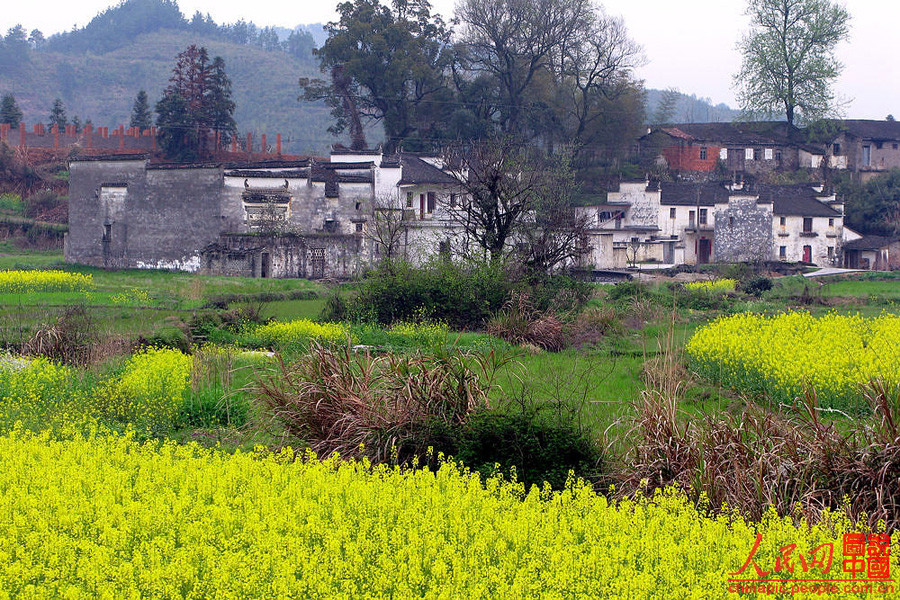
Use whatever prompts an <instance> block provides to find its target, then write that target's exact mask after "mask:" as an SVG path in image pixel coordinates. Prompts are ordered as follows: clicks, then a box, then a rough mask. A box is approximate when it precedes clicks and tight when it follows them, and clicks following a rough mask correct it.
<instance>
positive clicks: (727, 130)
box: [657, 121, 797, 146]
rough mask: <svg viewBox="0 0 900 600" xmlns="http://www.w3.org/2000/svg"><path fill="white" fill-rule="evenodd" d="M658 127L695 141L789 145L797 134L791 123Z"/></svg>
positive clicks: (675, 136)
mask: <svg viewBox="0 0 900 600" xmlns="http://www.w3.org/2000/svg"><path fill="white" fill-rule="evenodd" d="M657 131H663V132H665V133H666V134H668V135H670V136H672V137H674V138H679V139H684V140H688V141H692V142H710V143H713V142H718V143H719V144H723V145H726V146H729V145H734V146H747V145H754V146H755V145H760V146H763V145H768V146H776V145H788V144H791V143H793V141H792V140H793V139H795V138H796V137H797V131H796V129H794V130H789V129H788V127H787V123H780V122H770V121H767V122H761V123H682V124H678V125H671V126H668V127H661V128H660V129H658V130H657Z"/></svg>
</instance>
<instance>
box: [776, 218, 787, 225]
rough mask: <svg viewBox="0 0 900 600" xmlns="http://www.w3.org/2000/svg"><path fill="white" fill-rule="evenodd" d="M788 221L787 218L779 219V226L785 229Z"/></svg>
mask: <svg viewBox="0 0 900 600" xmlns="http://www.w3.org/2000/svg"><path fill="white" fill-rule="evenodd" d="M786 221H787V219H786V218H785V217H779V218H778V225H780V226H781V227H784V226H785V224H786Z"/></svg>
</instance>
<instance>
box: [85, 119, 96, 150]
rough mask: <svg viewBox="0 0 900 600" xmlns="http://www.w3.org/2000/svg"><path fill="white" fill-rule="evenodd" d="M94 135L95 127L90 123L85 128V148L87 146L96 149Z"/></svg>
mask: <svg viewBox="0 0 900 600" xmlns="http://www.w3.org/2000/svg"><path fill="white" fill-rule="evenodd" d="M93 133H94V126H93V125H91V124H90V123H88V124H87V125H85V126H84V137H85V146H86V147H87V148H93V147H94V140H93Z"/></svg>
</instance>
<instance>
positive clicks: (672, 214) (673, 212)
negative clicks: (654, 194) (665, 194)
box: [669, 206, 675, 219]
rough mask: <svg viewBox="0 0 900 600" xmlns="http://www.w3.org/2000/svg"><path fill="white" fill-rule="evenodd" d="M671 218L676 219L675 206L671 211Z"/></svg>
mask: <svg viewBox="0 0 900 600" xmlns="http://www.w3.org/2000/svg"><path fill="white" fill-rule="evenodd" d="M669 218H670V219H674V218H675V207H674V206H673V207H672V208H670V209H669Z"/></svg>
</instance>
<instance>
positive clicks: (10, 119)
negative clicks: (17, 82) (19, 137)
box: [0, 94, 24, 128]
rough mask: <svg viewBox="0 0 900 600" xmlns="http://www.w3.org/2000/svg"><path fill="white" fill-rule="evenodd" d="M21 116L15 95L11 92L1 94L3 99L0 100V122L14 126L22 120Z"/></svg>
mask: <svg viewBox="0 0 900 600" xmlns="http://www.w3.org/2000/svg"><path fill="white" fill-rule="evenodd" d="M23 116H24V115H23V114H22V110H21V109H20V108H19V105H18V103H17V102H16V97H15V96H13V95H12V94H3V99H2V100H0V123H3V124H6V125H9V126H10V127H11V128H16V127H18V126H19V123H20V122H21V121H22V117H23Z"/></svg>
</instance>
